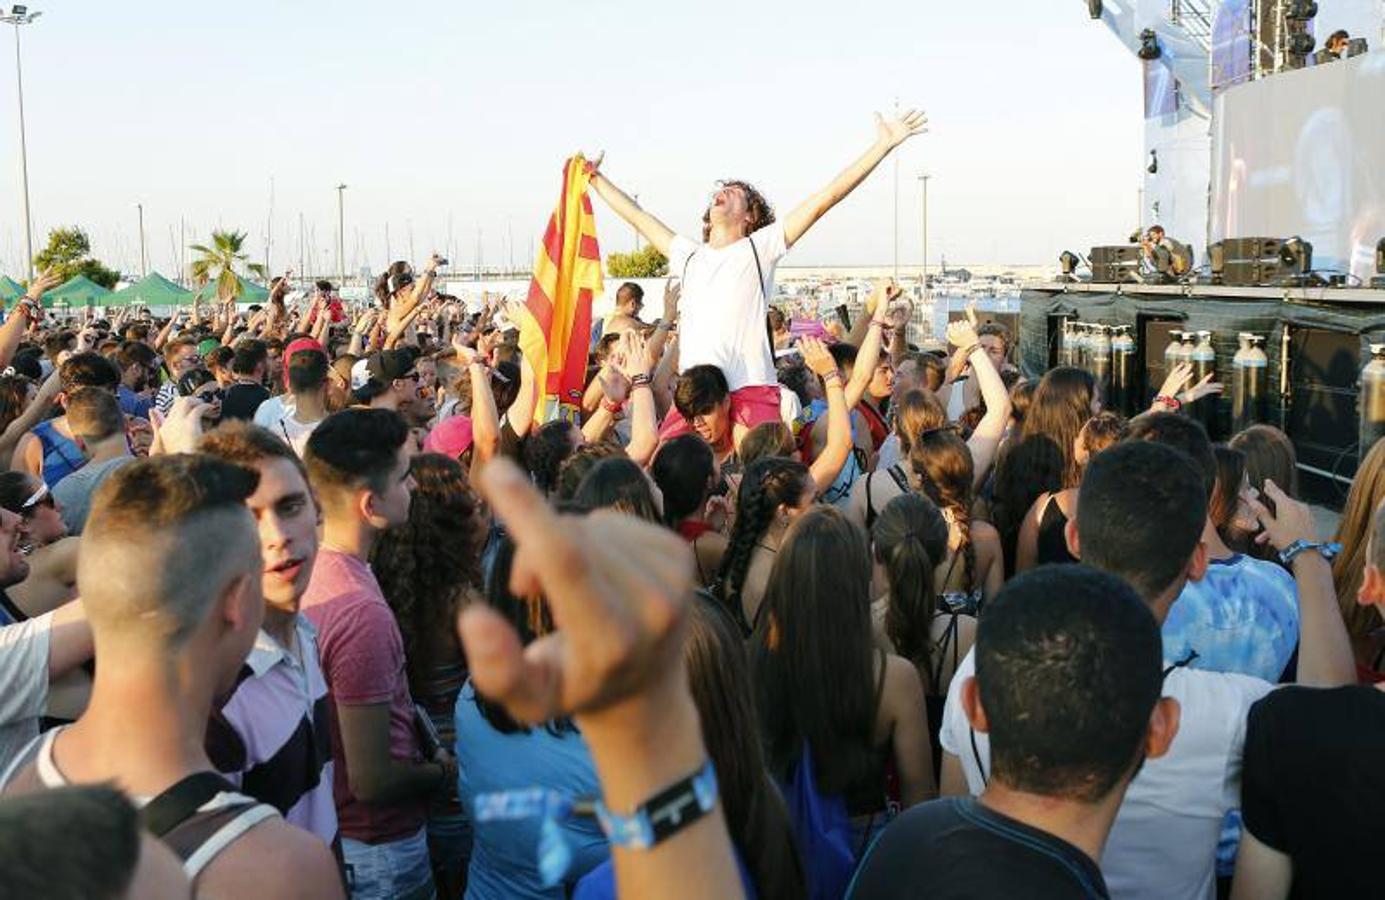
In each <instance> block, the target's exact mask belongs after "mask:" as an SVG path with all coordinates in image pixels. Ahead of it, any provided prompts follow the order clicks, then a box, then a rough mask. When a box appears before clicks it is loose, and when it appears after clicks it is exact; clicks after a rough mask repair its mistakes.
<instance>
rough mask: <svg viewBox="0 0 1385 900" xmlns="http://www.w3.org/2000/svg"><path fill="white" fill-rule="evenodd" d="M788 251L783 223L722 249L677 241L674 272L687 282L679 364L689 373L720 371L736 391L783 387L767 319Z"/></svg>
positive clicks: (671, 255) (671, 253)
mask: <svg viewBox="0 0 1385 900" xmlns="http://www.w3.org/2000/svg"><path fill="white" fill-rule="evenodd" d="M751 242H754V245H755V246H754V251H752V250H751ZM788 249H789V248H788V244H787V243H786V242H785V239H784V226H783V225H782V224H781V223H779V222H775V223H773V224H771V225H766V226H765V227H764V228H761V229H760V230H759V231H757V232H755V233H754V234H752V235H750V237H749V238H742V239H741V240H739V241H736V243H734V244H732V245H730V246H729V247H722V248H721V249H716V248H713V247H709V246H707V245H706V244H699V243H695V242H694V241H691V240H689V239H687V238H685V237H683V236H682V235H674V238H673V241H672V243H671V244H670V245H669V250H668V271H669V274H670V275H674V276H678V277H681V278H682V279H683V296H682V299H681V300H680V301H679V304H678V306H679V310H680V319H681V323H680V325H679V339H678V358H679V361H680V362H679V364H680V366H681V367H682V368H683V369H690V368H692V367H693V366H716V367H717V368H719V369H721V371H722V373H723V374H725V375H726V382H727V384H728V385H730V388H731V390H733V391H737V390H740V389H741V388H743V387H749V386H752V385H766V384H767V385H773V384H778V383H779V379H778V377H777V376H776V374H775V370H774V352H773V350H772V349H771V348H770V344H769V337H768V331H767V330H766V327H765V315H766V314H767V313H768V312H769V296H770V294H771V293H772V292H773V290H774V267H775V265H776V264H777V263H778V262H779V260H780V259H781V258H782V257H783V256H784V254H785V253H787V252H788ZM756 252H758V254H759V258H760V269H759V270H757V269H756V267H755V255H756ZM761 271H763V273H764V280H763V281H761V280H760V272H761Z"/></svg>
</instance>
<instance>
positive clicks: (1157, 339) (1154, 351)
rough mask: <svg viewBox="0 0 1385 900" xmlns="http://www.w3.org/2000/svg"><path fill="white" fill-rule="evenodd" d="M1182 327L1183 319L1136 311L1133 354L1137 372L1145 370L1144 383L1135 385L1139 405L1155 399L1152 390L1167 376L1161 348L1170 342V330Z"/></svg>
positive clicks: (1156, 388) (1157, 388)
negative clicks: (1137, 363) (1137, 312)
mask: <svg viewBox="0 0 1385 900" xmlns="http://www.w3.org/2000/svg"><path fill="white" fill-rule="evenodd" d="M1175 330H1177V331H1182V330H1183V320H1182V319H1167V318H1160V317H1158V316H1148V315H1144V314H1143V313H1142V314H1139V315H1137V316H1136V317H1135V356H1136V358H1137V359H1138V360H1139V365H1140V372H1142V373H1144V384H1142V385H1136V387H1137V388H1138V390H1137V391H1136V393H1135V396H1136V398H1138V399H1139V400H1140V403H1139V404H1138V405H1139V406H1141V407H1142V408H1143V407H1146V406H1148V405H1149V402H1150V401H1152V400H1153V399H1154V392H1155V391H1157V390H1159V386H1160V385H1162V384H1163V383H1164V379H1165V378H1167V377H1168V374H1169V373H1168V370H1167V369H1165V368H1164V350H1165V348H1167V347H1168V345H1169V332H1170V331H1175Z"/></svg>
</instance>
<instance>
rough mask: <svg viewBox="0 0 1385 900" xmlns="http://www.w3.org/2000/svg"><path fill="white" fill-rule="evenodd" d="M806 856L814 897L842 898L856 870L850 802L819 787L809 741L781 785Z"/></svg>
mask: <svg viewBox="0 0 1385 900" xmlns="http://www.w3.org/2000/svg"><path fill="white" fill-rule="evenodd" d="M781 788H782V789H783V793H784V802H785V804H786V805H787V806H788V808H789V820H790V821H791V822H793V830H794V838H795V840H796V841H797V842H798V851H799V853H800V854H801V855H802V857H803V874H804V876H805V877H806V879H807V881H808V889H809V890H808V895H809V896H810V897H811V898H812V900H840V898H841V897H842V896H844V895H845V894H846V889H847V888H848V887H849V886H850V884H851V878H852V876H853V875H854V874H855V872H856V863H857V862H858V859H857V852H856V847H855V843H856V842H855V840H854V836H853V834H852V827H851V817H850V816H848V815H847V814H846V801H845V800H843V799H842V798H841V797H840V796H833V797H828V796H825V795H823V794H822V792H821V791H819V790H818V786H817V778H816V776H815V775H814V774H813V754H812V752H811V751H810V750H809V748H808V743H807V742H806V741H805V742H804V743H803V753H802V754H800V756H799V759H798V763H797V764H796V765H795V766H794V767H793V770H792V771H791V772H790V773H789V779H788V781H787V782H786V783H784V784H782V785H781Z"/></svg>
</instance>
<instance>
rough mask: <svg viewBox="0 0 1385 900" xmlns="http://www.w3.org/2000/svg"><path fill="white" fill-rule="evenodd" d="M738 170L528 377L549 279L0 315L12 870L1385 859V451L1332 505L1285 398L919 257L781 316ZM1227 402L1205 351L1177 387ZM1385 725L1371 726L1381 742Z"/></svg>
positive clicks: (1045, 891)
mask: <svg viewBox="0 0 1385 900" xmlns="http://www.w3.org/2000/svg"><path fill="white" fill-rule="evenodd" d="M923 126H924V122H923V118H922V116H920V115H919V114H917V113H908V114H906V115H904V116H901V117H899V118H897V119H889V120H884V119H882V120H880V121H879V122H878V125H877V135H876V139H875V140H874V141H873V142H872V144H871V145H870V147H869V148H868V149H867V150H866V151H865V152H864V153H863V154H862V156H861V157H860V158H858V159H857V160H856V161H854V162H853V163H852V164H851V165H850V166H848V167H847V168H846V169H845V170H843V171H842V173H841V174H840V175H838V176H837V177H836V178H834V179H833V180H832V181H831V182H830V183H829V184H828V186H827V187H826V188H824V189H823V190H822V191H821V192H819V193H818V194H815V195H813V196H812V197H810V198H809V199H808V200H806V201H805V202H804V203H803V204H801V205H800V206H798V207H797V208H795V209H793V210H792V211H791V212H789V213H788V214H787V215H786V216H784V217H783V218H779V217H778V216H777V215H776V212H775V210H774V208H773V207H772V206H771V205H770V204H769V202H768V201H767V200H766V199H765V198H764V197H763V196H762V195H761V194H759V192H757V191H756V190H755V189H754V188H753V187H752V186H751V185H749V184H748V183H745V182H741V181H727V182H721V183H719V184H718V187H717V189H716V191H715V193H714V194H713V196H712V198H711V201H710V203H709V205H708V207H707V209H706V214H705V216H704V225H705V227H704V233H703V234H702V235H701V236H700V239H690V238H687V237H683V236H680V235H675V234H674V233H673V232H672V231H671V230H670V229H669V228H667V227H666V226H665V225H663V224H662V223H661V222H660V221H659V220H658V219H656V218H655V217H654V216H653V215H651V214H650V213H649V212H647V211H645V210H643V209H642V208H641V207H640V206H639V205H638V204H637V203H636V202H635V201H634V200H632V199H631V198H630V197H629V196H627V195H626V194H625V193H624V192H622V191H621V190H620V189H619V188H618V187H617V186H616V185H615V184H614V183H613V182H612V181H611V180H610V179H609V178H608V177H607V175H606V174H605V173H604V171H603V170H602V168H601V167H600V164H599V162H598V163H597V164H594V165H592V166H590V167H589V169H588V172H587V173H586V174H587V177H588V178H589V179H590V183H591V186H592V188H593V189H594V191H595V192H596V194H598V195H599V196H600V197H601V198H602V199H603V200H604V201H605V203H606V204H607V205H608V206H609V207H610V208H611V210H613V211H614V212H615V213H616V214H617V215H619V216H620V217H622V218H623V219H625V220H626V221H628V222H629V223H631V224H632V225H633V226H634V227H635V228H636V229H637V230H638V231H639V232H640V233H641V234H642V235H643V236H644V237H645V238H646V239H647V240H648V241H649V242H650V243H651V244H652V245H653V246H655V247H656V248H658V249H659V250H660V251H661V252H664V253H665V254H667V256H668V258H669V264H670V272H671V273H673V274H674V275H675V276H676V279H675V280H671V281H670V286H669V289H668V290H667V292H666V294H665V296H664V298H663V303H662V309H661V310H660V312H661V315H660V316H659V317H658V319H657V320H654V321H649V320H646V319H645V318H643V317H642V313H643V311H644V303H643V292H642V291H640V290H639V288H638V286H636V285H633V284H631V285H625V286H622V287H621V288H619V289H618V291H617V292H616V297H617V298H618V302H617V307H616V310H615V312H614V313H613V314H612V315H611V316H609V317H608V318H607V319H606V321H605V322H604V323H603V327H602V328H601V329H600V333H599V334H597V335H594V336H593V338H592V343H591V348H590V349H591V354H590V364H589V372H588V378H587V384H588V389H587V391H586V395H585V396H584V397H583V398H582V400H581V403H580V406H575V408H573V409H572V410H569V411H568V414H566V415H559V416H555V417H552V418H551V419H550V418H549V417H548V416H547V415H546V414H545V405H544V398H543V397H542V396H541V395H542V394H543V390H542V386H543V384H544V382H545V378H544V376H543V374H542V373H536V372H534V371H533V367H532V365H531V362H532V361H531V360H529V359H526V358H525V354H524V353H523V352H522V351H521V350H520V348H519V346H518V340H517V335H516V331H515V328H514V326H513V323H514V322H516V321H519V319H520V315H519V311H518V310H516V309H514V308H513V307H510V306H508V305H507V304H506V303H505V302H503V301H500V300H497V299H489V298H488V299H487V300H486V302H485V303H484V308H483V309H481V310H480V311H479V312H470V311H469V310H468V308H467V305H466V304H465V303H463V302H462V301H461V300H460V299H459V298H456V297H452V296H449V295H447V294H444V293H439V292H438V291H437V290H436V287H435V284H436V276H437V270H438V267H439V265H440V264H441V260H439V259H438V258H436V257H434V258H433V259H432V260H430V261H429V263H428V264H427V265H426V266H424V267H423V268H422V269H421V270H419V271H415V270H414V269H413V268H412V267H411V266H410V265H409V264H407V263H404V262H397V263H394V264H393V265H391V266H390V267H389V269H388V270H387V271H386V272H385V273H383V274H382V275H381V276H380V278H379V282H378V284H377V285H376V291H375V294H376V297H375V301H374V302H372V303H370V304H366V305H364V306H361V307H360V308H358V309H353V308H352V306H351V305H350V304H343V303H342V302H341V301H340V298H339V297H338V296H337V295H336V294H335V291H334V287H333V285H331V284H327V283H319V284H318V285H317V286H316V288H315V289H313V290H311V291H308V292H305V293H304V294H303V295H302V296H301V297H298V296H296V295H295V294H294V293H293V292H292V291H291V290H290V288H291V285H292V280H291V278H290V277H289V276H288V275H285V276H284V277H282V278H279V279H276V280H275V281H274V282H273V284H272V286H271V287H272V290H271V294H270V298H269V300H268V302H267V303H266V304H265V305H264V306H263V308H258V309H250V310H242V309H241V308H239V307H238V306H237V305H236V304H235V303H234V302H233V301H232V302H224V303H219V304H216V305H215V306H214V308H213V309H211V310H204V309H201V308H199V307H196V306H194V307H193V308H192V309H191V310H189V311H187V312H186V313H184V312H175V313H174V314H172V315H170V316H169V317H167V318H166V319H157V320H156V319H150V318H148V317H147V316H141V315H129V314H126V313H124V312H116V313H115V314H114V315H113V316H110V317H97V316H94V315H91V314H88V315H84V316H81V317H79V318H77V319H57V318H55V317H54V316H53V315H51V314H48V313H46V312H45V310H44V309H43V307H42V303H41V301H42V296H43V294H44V291H45V290H46V289H47V288H49V287H51V286H52V284H53V279H51V278H49V277H47V276H43V277H39V278H37V279H35V281H34V282H33V283H32V284H31V285H29V287H28V293H27V294H26V295H25V297H24V298H22V299H21V300H20V301H18V303H17V304H16V305H15V306H14V307H13V308H12V309H10V310H9V311H8V316H7V318H6V319H5V321H4V323H3V325H0V366H3V367H6V369H5V373H4V374H3V375H0V420H2V421H0V424H3V433H0V443H3V450H4V451H6V452H8V453H9V471H7V472H4V473H3V474H0V540H3V544H2V545H0V549H3V551H4V553H3V556H0V563H2V565H0V587H2V588H3V590H0V623H3V628H0V681H3V685H4V689H3V693H0V697H3V700H0V884H4V885H5V886H6V887H5V890H6V891H13V892H14V895H15V896H24V897H32V898H44V897H53V898H58V897H62V898H67V897H124V896H129V897H146V896H148V897H177V896H190V895H192V896H206V897H213V896H232V897H257V898H261V900H272V898H275V897H296V898H301V897H324V898H332V897H343V896H348V895H349V896H351V897H353V898H427V897H447V898H460V897H467V898H476V900H484V898H509V897H534V898H560V897H566V896H575V897H579V898H600V897H612V896H617V895H618V896H625V897H660V898H671V897H717V898H723V897H736V896H747V897H757V896H758V897H767V898H796V897H812V898H839V897H854V898H862V900H865V898H873V897H885V896H889V897H906V896H907V897H918V896H927V897H939V898H948V897H957V898H961V897H996V898H1000V897H1005V898H1008V897H1107V896H1115V897H1132V898H1133V897H1150V898H1198V900H1201V898H1211V897H1214V896H1216V897H1223V896H1231V897H1236V898H1272V897H1289V896H1294V897H1317V896H1360V895H1368V894H1371V893H1373V891H1374V889H1375V882H1376V878H1375V873H1374V871H1373V868H1374V867H1373V865H1372V864H1371V863H1370V859H1371V850H1370V848H1371V846H1372V842H1373V831H1372V828H1373V821H1374V813H1375V811H1376V808H1377V807H1378V806H1379V802H1378V801H1380V800H1382V799H1385V782H1382V779H1381V776H1380V775H1379V774H1378V773H1379V772H1380V771H1381V767H1380V765H1379V763H1377V762H1376V761H1375V760H1374V758H1373V756H1372V753H1373V752H1374V748H1376V747H1377V746H1379V745H1376V744H1375V743H1374V741H1375V740H1376V739H1378V738H1379V737H1380V736H1381V733H1382V732H1381V729H1382V728H1383V727H1385V725H1382V724H1381V723H1385V696H1383V695H1382V694H1381V693H1380V692H1378V691H1377V690H1376V689H1375V688H1373V687H1370V686H1366V685H1364V684H1360V683H1359V682H1368V681H1371V680H1373V678H1374V677H1375V675H1374V673H1375V672H1376V671H1377V670H1378V669H1379V668H1380V663H1381V659H1380V654H1381V650H1382V643H1381V641H1380V640H1379V631H1380V619H1379V616H1380V610H1381V608H1382V607H1385V514H1382V513H1381V510H1380V505H1381V502H1382V500H1385V447H1382V446H1376V447H1375V448H1374V449H1373V450H1372V451H1371V453H1370V454H1369V455H1368V456H1367V458H1366V459H1365V461H1364V462H1363V464H1362V466H1361V471H1360V473H1359V474H1358V476H1357V479H1356V482H1355V485H1354V487H1353V489H1352V494H1351V497H1350V499H1349V500H1348V502H1347V506H1346V510H1345V513H1344V515H1343V518H1342V524H1341V528H1340V533H1339V534H1338V535H1337V536H1336V538H1335V542H1326V541H1324V540H1322V538H1321V536H1319V535H1318V534H1317V533H1316V532H1315V527H1314V520H1313V517H1312V515H1311V513H1310V511H1309V509H1308V507H1307V506H1306V505H1305V504H1304V503H1303V502H1302V501H1301V500H1300V499H1299V498H1298V497H1297V496H1296V493H1297V479H1296V476H1295V464H1294V458H1293V447H1292V444H1290V443H1289V441H1288V440H1287V438H1286V437H1285V436H1284V435H1283V434H1282V433H1281V432H1279V431H1278V430H1276V429H1274V428H1273V427H1271V426H1269V425H1257V426H1254V427H1253V428H1250V429H1248V430H1247V431H1245V432H1242V433H1241V434H1238V435H1236V436H1235V437H1234V438H1233V439H1232V440H1230V441H1229V442H1228V443H1227V444H1225V445H1214V444H1213V443H1212V442H1211V441H1210V440H1209V438H1208V435H1207V433H1206V431H1205V430H1204V428H1203V426H1202V425H1201V424H1199V422H1198V421H1196V420H1194V419H1193V418H1190V417H1188V416H1187V415H1184V414H1183V406H1184V405H1185V403H1186V402H1187V401H1188V400H1189V399H1193V398H1194V397H1195V396H1196V394H1197V392H1198V391H1199V390H1202V389H1203V387H1202V386H1200V385H1198V386H1194V385H1191V384H1190V375H1191V371H1190V368H1189V367H1186V366H1183V367H1179V368H1177V369H1175V370H1174V371H1173V372H1172V373H1170V375H1169V379H1168V381H1167V382H1166V383H1165V384H1164V385H1163V386H1162V387H1161V388H1160V389H1159V391H1158V392H1157V394H1156V395H1155V396H1154V398H1153V402H1152V404H1151V407H1150V409H1149V410H1148V411H1147V412H1145V413H1143V414H1141V415H1139V416H1137V417H1135V418H1133V419H1130V420H1127V419H1125V418H1123V417H1122V416H1120V415H1118V414H1117V413H1115V412H1111V411H1107V410H1104V409H1103V399H1104V398H1103V397H1102V395H1101V391H1100V388H1099V385H1098V383H1097V382H1096V381H1095V380H1094V379H1093V377H1092V376H1091V375H1090V374H1089V373H1087V372H1085V371H1083V370H1081V369H1075V368H1055V369H1052V370H1050V371H1047V372H1044V373H1031V374H1035V375H1036V377H1028V378H1027V377H1024V376H1022V375H1021V373H1020V371H1019V370H1018V368H1017V367H1016V366H1015V364H1014V360H1015V357H1016V354H1015V347H1014V346H1013V341H1012V337H1011V335H1010V334H1009V333H1008V332H1007V330H1006V329H1005V328H1003V327H1001V326H999V325H996V324H993V323H992V324H984V325H983V324H978V323H977V321H976V320H975V318H974V316H972V315H970V314H968V316H966V317H964V318H960V319H958V320H957V321H954V322H952V323H950V324H949V325H948V327H947V332H946V345H947V346H946V347H945V348H944V349H942V350H936V349H930V348H929V345H930V344H931V341H930V338H931V336H930V335H926V334H923V333H920V332H918V331H914V330H911V325H910V322H911V319H912V315H911V307H910V303H909V301H908V300H906V299H904V297H903V294H902V293H901V292H900V291H899V289H898V288H897V287H896V286H895V285H893V284H892V283H890V282H888V281H884V282H881V283H880V284H879V285H877V287H876V290H875V292H874V294H873V295H872V296H871V297H870V298H869V299H868V300H867V302H866V303H865V306H864V309H863V310H862V312H861V314H860V315H859V316H857V317H856V321H854V322H849V321H838V322H837V323H834V327H832V328H830V329H829V328H822V327H817V328H812V327H800V326H802V324H803V323H799V322H796V321H793V317H792V315H791V314H790V313H788V312H786V311H784V310H780V309H775V308H773V307H772V306H771V303H770V298H771V297H772V296H773V294H774V292H773V277H774V267H775V264H776V263H777V261H778V260H779V259H780V258H781V257H782V256H783V255H784V254H785V253H786V252H788V251H789V249H790V248H791V247H792V246H793V245H794V244H795V243H796V242H797V241H798V240H799V239H800V238H802V236H803V235H804V234H805V233H806V232H807V231H808V230H809V229H810V228H811V227H812V225H813V224H814V223H815V222H816V221H817V220H818V219H819V218H820V217H821V216H823V215H824V214H825V213H827V212H828V211H829V210H830V209H831V208H832V206H834V205H835V204H836V203H837V202H839V201H840V200H842V199H843V198H844V197H845V196H846V195H847V194H849V193H850V192H851V190H852V189H853V188H854V187H855V186H856V185H858V184H859V183H860V182H861V181H862V180H864V179H865V178H866V177H867V176H868V175H869V174H870V172H871V171H872V170H873V169H874V168H875V167H876V165H878V164H879V163H880V162H881V161H882V160H883V159H885V158H886V157H887V156H888V154H889V153H890V152H891V151H892V150H893V149H894V148H895V147H897V146H898V145H899V144H901V143H903V142H904V141H905V140H907V139H908V138H909V137H910V136H911V135H913V134H915V133H917V132H919V131H921V130H922V129H923ZM1189 392H1192V393H1189ZM1372 735H1375V737H1372Z"/></svg>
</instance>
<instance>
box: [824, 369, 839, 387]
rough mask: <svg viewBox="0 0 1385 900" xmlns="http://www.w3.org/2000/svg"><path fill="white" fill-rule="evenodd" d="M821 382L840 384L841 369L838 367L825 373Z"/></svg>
mask: <svg viewBox="0 0 1385 900" xmlns="http://www.w3.org/2000/svg"><path fill="white" fill-rule="evenodd" d="M822 383H823V384H835V385H838V386H840V385H841V383H842V373H841V370H840V369H833V370H832V371H830V372H828V373H827V374H826V375H824V376H822Z"/></svg>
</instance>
